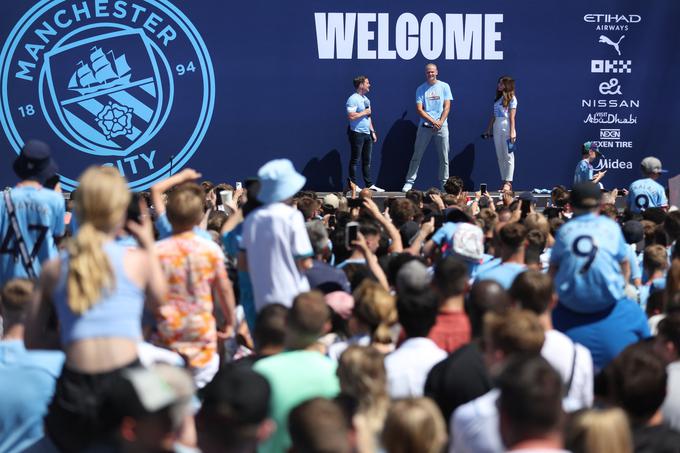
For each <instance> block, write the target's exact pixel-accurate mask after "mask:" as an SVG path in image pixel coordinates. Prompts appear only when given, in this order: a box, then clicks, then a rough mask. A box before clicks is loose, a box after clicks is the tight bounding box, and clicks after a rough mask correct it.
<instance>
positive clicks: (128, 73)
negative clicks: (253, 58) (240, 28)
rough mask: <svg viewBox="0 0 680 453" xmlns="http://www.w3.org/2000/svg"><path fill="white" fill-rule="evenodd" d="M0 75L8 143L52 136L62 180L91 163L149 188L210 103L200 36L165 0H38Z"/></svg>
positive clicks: (173, 166)
mask: <svg viewBox="0 0 680 453" xmlns="http://www.w3.org/2000/svg"><path fill="white" fill-rule="evenodd" d="M0 76H1V77H2V113H3V114H2V115H0V119H1V120H2V126H3V129H4V131H5V133H6V134H7V136H8V138H9V141H10V143H11V144H12V146H13V148H14V151H15V152H17V153H18V152H19V150H20V149H21V147H22V146H23V143H24V141H25V140H27V139H29V138H42V139H43V140H46V141H49V142H51V143H53V144H54V145H53V149H55V150H56V156H55V157H56V159H57V160H58V161H59V162H65V163H67V164H68V165H62V168H66V169H67V171H65V172H64V173H63V174H62V175H60V176H61V181H62V184H63V185H64V186H65V187H66V188H67V189H72V188H74V187H75V185H76V181H75V179H76V177H77V176H78V174H79V173H80V172H81V171H82V170H83V169H85V168H87V167H88V166H90V165H93V164H94V165H111V166H115V167H116V168H118V169H119V170H120V172H121V173H122V174H123V175H125V176H126V177H127V178H128V180H129V181H130V186H131V188H133V189H139V190H141V189H144V188H146V187H149V186H150V185H152V184H153V183H154V182H155V181H156V180H158V179H159V178H162V177H165V176H167V175H168V174H169V173H170V172H173V171H175V170H177V169H179V168H181V167H182V166H183V165H184V164H185V163H186V162H187V161H188V159H189V158H191V156H192V155H193V154H194V152H195V151H196V149H197V147H198V145H199V144H200V142H201V141H202V139H203V137H204V135H205V132H206V130H207V127H208V125H209V123H210V119H211V116H212V111H213V105H214V96H215V81H214V73H213V68H212V63H211V60H210V56H209V54H208V52H207V49H206V48H205V44H204V43H203V40H202V39H201V37H200V35H199V34H198V32H197V31H196V30H195V28H194V27H193V25H192V24H191V23H190V22H189V21H188V19H187V18H186V16H184V14H183V13H182V12H180V11H179V10H178V9H177V8H176V7H175V6H174V5H173V4H172V3H171V2H170V1H169V0H136V1H124V0H115V1H114V0H89V1H82V0H78V1H65V0H43V1H41V2H38V3H37V4H36V5H35V6H34V7H33V8H31V10H29V11H28V12H27V13H26V14H25V15H24V17H23V18H22V19H21V20H20V22H19V23H18V24H17V26H16V27H15V29H14V30H13V31H12V33H11V34H10V36H9V37H8V39H7V41H6V42H5V45H4V47H3V50H2V54H1V55H0ZM176 99H181V100H182V102H181V105H180V104H179V103H178V102H175V100H176ZM59 144H60V145H61V146H57V145H59Z"/></svg>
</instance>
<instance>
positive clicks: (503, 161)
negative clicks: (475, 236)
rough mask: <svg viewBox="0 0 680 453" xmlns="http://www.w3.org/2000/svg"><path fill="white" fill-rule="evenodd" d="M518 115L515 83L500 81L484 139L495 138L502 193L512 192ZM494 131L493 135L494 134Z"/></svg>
mask: <svg viewBox="0 0 680 453" xmlns="http://www.w3.org/2000/svg"><path fill="white" fill-rule="evenodd" d="M516 114H517V98H516V97H515V81H514V79H513V78H512V77H510V76H503V77H501V78H500V79H498V84H497V85H496V99H495V102H494V104H493V116H492V117H491V121H489V125H488V126H487V128H486V132H485V133H484V134H483V135H482V137H484V138H489V137H492V136H493V144H494V146H495V147H496V158H497V159H498V168H499V169H500V172H501V180H502V181H503V186H502V187H501V189H500V191H501V192H505V191H506V190H512V178H513V174H514V173H515V153H514V151H515V142H516V141H517V131H516V130H515V115H516ZM492 131H493V134H492Z"/></svg>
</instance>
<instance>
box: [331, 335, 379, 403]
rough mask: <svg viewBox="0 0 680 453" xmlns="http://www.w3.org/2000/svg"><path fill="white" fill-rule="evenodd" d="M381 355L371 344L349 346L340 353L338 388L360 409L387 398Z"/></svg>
mask: <svg viewBox="0 0 680 453" xmlns="http://www.w3.org/2000/svg"><path fill="white" fill-rule="evenodd" d="M384 358H385V355H384V354H383V353H381V352H380V351H378V350H377V349H375V348H374V347H372V346H358V345H352V346H349V347H348V348H347V349H345V351H344V352H343V353H342V355H341V356H340V360H339V363H338V371H337V374H338V378H339V380H340V389H341V391H342V393H343V394H345V395H349V396H351V397H353V398H354V399H355V400H356V401H357V402H358V403H359V410H360V411H365V410H367V409H369V408H371V407H373V406H375V405H376V404H379V403H383V402H385V401H389V397H388V396H387V374H386V372H385V362H384Z"/></svg>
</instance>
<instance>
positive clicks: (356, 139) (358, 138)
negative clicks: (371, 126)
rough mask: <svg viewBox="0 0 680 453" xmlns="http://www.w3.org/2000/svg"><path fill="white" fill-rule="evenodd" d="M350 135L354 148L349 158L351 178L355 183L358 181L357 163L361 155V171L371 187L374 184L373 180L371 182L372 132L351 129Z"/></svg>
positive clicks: (351, 146)
mask: <svg viewBox="0 0 680 453" xmlns="http://www.w3.org/2000/svg"><path fill="white" fill-rule="evenodd" d="M348 135H349V144H350V148H351V150H352V155H351V157H350V159H349V180H350V181H352V182H353V183H354V184H356V183H357V174H356V173H357V164H358V163H359V157H360V156H361V171H362V173H363V174H364V183H365V184H366V187H370V186H372V185H373V182H371V152H372V151H373V139H372V138H371V134H363V133H361V132H354V131H353V130H349V131H348Z"/></svg>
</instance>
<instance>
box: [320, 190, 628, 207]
mask: <svg viewBox="0 0 680 453" xmlns="http://www.w3.org/2000/svg"><path fill="white" fill-rule="evenodd" d="M522 192H523V191H521V190H516V191H515V197H517V196H518V195H519V194H521V193H522ZM329 193H338V192H317V195H318V196H319V198H323V197H325V196H326V195H328V194H329ZM371 193H372V195H373V199H374V200H375V201H376V203H378V205H379V206H381V207H382V206H383V203H384V202H385V200H387V199H388V198H404V196H405V195H406V194H405V193H404V192H371ZM345 194H346V195H347V194H348V193H347V192H345ZM489 194H490V195H491V198H493V199H494V200H499V199H500V192H494V191H491V192H489ZM468 195H473V194H472V193H470V192H468ZM533 196H534V198H535V199H536V207H537V208H539V209H541V210H542V209H543V208H545V207H546V206H547V205H548V202H549V201H550V194H536V193H534V194H533ZM625 206H626V198H625V197H622V196H619V197H617V198H616V207H617V208H618V209H623V208H624V207H625Z"/></svg>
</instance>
